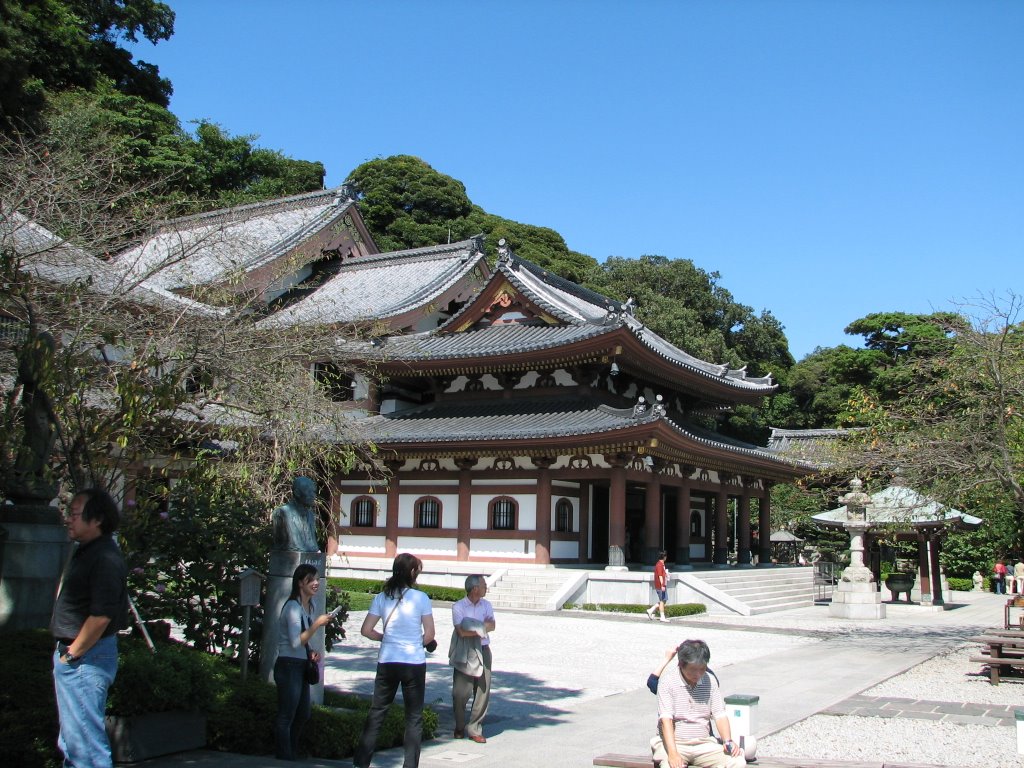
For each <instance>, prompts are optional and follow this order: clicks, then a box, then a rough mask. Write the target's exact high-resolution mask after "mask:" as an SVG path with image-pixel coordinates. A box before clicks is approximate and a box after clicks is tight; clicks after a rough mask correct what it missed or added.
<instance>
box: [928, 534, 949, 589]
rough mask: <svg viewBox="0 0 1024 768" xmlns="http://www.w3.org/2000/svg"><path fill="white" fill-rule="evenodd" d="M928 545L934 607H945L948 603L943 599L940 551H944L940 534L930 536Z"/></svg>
mask: <svg viewBox="0 0 1024 768" xmlns="http://www.w3.org/2000/svg"><path fill="white" fill-rule="evenodd" d="M928 545H929V546H928V552H929V554H930V555H931V558H930V559H931V566H932V568H931V571H932V605H945V604H946V601H945V599H943V597H942V568H941V566H940V565H939V550H941V549H942V537H941V536H939V535H938V534H933V535H932V536H929V537H928Z"/></svg>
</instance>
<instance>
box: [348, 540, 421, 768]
mask: <svg viewBox="0 0 1024 768" xmlns="http://www.w3.org/2000/svg"><path fill="white" fill-rule="evenodd" d="M422 570H423V563H422V562H420V559H419V558H418V557H416V556H415V555H410V554H408V553H402V554H400V555H398V556H397V557H396V558H395V561H394V563H393V564H392V566H391V578H389V579H388V580H387V581H386V582H384V589H383V591H382V592H381V593H380V594H378V595H377V596H376V597H375V598H373V603H372V604H371V605H370V610H369V613H367V614H366V619H365V620H364V621H363V626H362V629H361V630H360V632H361V634H362V635H363V637H366V638H369V639H370V640H378V641H380V652H379V653H378V655H377V677H376V679H375V680H374V684H373V703H372V704H371V705H370V714H369V715H368V716H367V718H366V725H365V727H364V728H363V736H362V738H361V739H360V741H359V746H358V747H357V748H356V753H355V757H354V759H353V763H354V764H355V768H369V765H370V760H371V759H372V758H373V753H374V750H375V749H376V748H377V732H378V731H379V730H380V726H381V723H382V722H384V716H385V715H386V714H387V711H388V707H389V706H391V702H393V701H394V700H395V694H396V693H397V692H398V686H399V685H401V686H402V699H403V701H404V702H405V762H404V768H417V766H418V765H419V763H420V741H421V740H422V737H423V700H424V696H425V694H426V687H427V658H426V654H425V653H424V650H423V647H424V646H425V645H430V644H431V643H433V642H434V616H433V613H432V611H431V608H430V598H428V597H427V595H426V593H424V592H421V591H420V590H418V589H414V588H413V586H414V585H415V584H416V577H417V576H419V574H420V571H422ZM382 619H383V624H382V625H381V628H380V630H377V628H376V627H377V624H378V622H380V621H381V620H382Z"/></svg>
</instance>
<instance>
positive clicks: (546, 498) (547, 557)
mask: <svg viewBox="0 0 1024 768" xmlns="http://www.w3.org/2000/svg"><path fill="white" fill-rule="evenodd" d="M554 463H555V460H554V459H553V458H550V457H547V456H544V457H537V458H535V459H534V460H533V465H534V466H535V467H537V496H536V499H537V544H536V550H535V553H534V556H535V557H536V561H537V562H538V563H543V564H544V565H547V564H548V563H550V562H551V465H552V464H554Z"/></svg>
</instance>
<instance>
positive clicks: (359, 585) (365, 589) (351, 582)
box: [327, 576, 466, 611]
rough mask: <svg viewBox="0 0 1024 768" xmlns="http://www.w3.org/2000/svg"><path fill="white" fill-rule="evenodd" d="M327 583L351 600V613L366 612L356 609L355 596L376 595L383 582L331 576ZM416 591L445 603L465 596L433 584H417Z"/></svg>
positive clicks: (463, 590) (457, 589)
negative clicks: (347, 594) (346, 593)
mask: <svg viewBox="0 0 1024 768" xmlns="http://www.w3.org/2000/svg"><path fill="white" fill-rule="evenodd" d="M327 583H328V584H329V585H330V586H332V587H334V588H335V589H339V590H341V591H343V592H348V593H349V596H350V599H351V604H350V606H349V608H350V610H353V611H358V610H366V609H365V608H363V609H360V608H357V607H356V596H357V595H359V594H365V595H376V594H377V593H378V592H380V591H381V590H382V589H384V582H383V581H379V580H377V579H349V578H341V577H335V576H332V577H331V578H329V579H328V580H327ZM416 589H418V590H420V591H421V592H425V593H426V594H427V597H429V598H430V599H431V600H438V601H440V602H445V603H454V602H457V601H459V600H461V599H462V598H464V597H465V596H466V590H465V589H464V588H463V587H437V586H434V585H433V584H417V585H416ZM367 607H369V603H367Z"/></svg>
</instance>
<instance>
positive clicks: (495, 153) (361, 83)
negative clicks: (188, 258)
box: [134, 0, 1024, 359]
mask: <svg viewBox="0 0 1024 768" xmlns="http://www.w3.org/2000/svg"><path fill="white" fill-rule="evenodd" d="M167 2H168V3H169V5H170V6H171V7H172V8H173V9H174V10H175V12H176V13H177V21H176V23H175V35H174V37H172V38H171V40H169V41H165V42H162V43H160V44H159V45H157V46H155V47H154V46H151V45H149V44H148V43H145V42H144V43H141V44H139V45H137V46H135V47H134V51H135V53H136V56H137V58H140V59H142V60H145V61H148V62H150V63H153V64H157V65H158V66H159V67H160V71H161V74H162V75H163V76H165V77H168V78H170V80H171V82H172V83H173V85H174V97H173V99H172V102H171V109H172V111H173V112H174V113H175V114H176V115H177V116H178V117H179V118H180V119H181V120H182V121H183V123H187V122H188V121H190V120H195V119H198V118H208V119H210V120H213V121H214V122H217V123H219V124H221V125H222V126H223V127H224V128H226V129H227V130H228V131H230V132H231V133H233V134H258V135H259V140H258V143H259V144H260V145H261V146H264V147H267V148H269V149H277V150H280V151H282V152H284V153H285V154H286V155H288V156H290V157H294V158H300V159H305V160H320V161H322V162H323V163H324V164H325V165H326V167H327V179H326V181H327V184H328V186H334V185H336V184H340V183H341V182H342V181H344V179H345V177H346V176H347V175H348V173H349V172H350V171H351V170H352V169H353V168H355V167H356V166H357V165H359V164H360V163H362V162H365V161H366V160H370V159H373V158H376V157H387V156H389V155H393V154H411V155H417V156H419V157H421V158H423V159H424V160H425V161H427V162H428V163H429V164H430V165H431V166H433V167H434V168H435V169H437V170H438V171H440V172H442V173H446V174H448V175H450V176H453V177H455V178H456V179H459V180H460V181H462V182H463V183H464V184H465V185H466V189H467V192H468V193H469V196H470V199H472V200H473V202H474V203H476V204H477V205H480V206H481V207H483V208H484V209H485V210H487V211H488V212H490V213H494V214H497V215H499V216H504V217H506V218H510V219H515V220H517V221H522V222H525V223H529V224H535V225H540V226H547V227H551V228H553V229H555V230H557V231H558V232H560V233H561V234H562V236H563V237H565V240H566V242H567V243H568V245H569V247H570V248H572V249H574V250H577V251H581V252H583V253H586V254H589V255H590V256H593V257H594V258H596V259H598V260H599V261H603V260H604V259H605V258H606V257H608V256H610V255H614V256H624V257H638V256H640V255H643V254H659V255H664V256H667V257H669V258H674V259H675V258H680V259H681V258H686V259H692V260H693V262H694V263H695V264H696V265H697V266H699V267H700V268H702V269H704V270H707V271H709V272H718V273H720V275H721V277H720V281H719V282H720V284H721V285H722V286H723V287H724V288H726V289H728V290H729V291H730V292H731V293H732V294H733V296H734V298H735V299H736V300H737V301H739V302H741V303H743V304H747V305H749V306H751V307H753V308H754V309H755V310H758V311H759V310H761V309H768V310H770V311H771V312H772V313H773V314H774V315H775V316H776V317H778V318H779V320H780V321H781V322H782V323H783V324H784V326H785V329H786V335H787V337H788V338H789V341H790V348H791V350H792V352H793V354H794V356H796V357H797V359H799V358H801V357H803V356H804V355H806V354H807V353H808V352H810V351H811V350H813V349H814V348H815V347H816V346H826V347H828V346H835V345H837V344H842V343H848V344H851V345H854V346H859V345H860V339H859V338H855V337H851V336H846V335H844V334H843V328H844V327H845V326H846V325H847V324H848V323H849V322H851V321H853V320H855V319H857V318H860V317H863V316H864V315H866V314H868V313H870V312H878V311H890V310H900V311H907V312H931V311H934V310H938V309H948V308H949V307H950V306H951V305H952V303H953V302H955V301H957V300H960V299H965V298H970V297H975V296H978V295H979V294H986V295H987V294H990V293H996V294H1001V295H1005V294H1006V292H1007V291H1015V292H1024V285H1022V282H1024V281H1022V279H1021V278H1022V275H1024V267H1022V264H1024V183H1022V182H1024V45H1022V44H1021V40H1022V39H1024V38H1022V35H1024V3H1021V2H1011V1H1007V2H995V1H993V0H958V1H952V0H921V1H920V2H911V1H909V0H903V1H901V0H885V1H882V0H879V1H873V0H859V1H858V2H852V1H851V2H838V1H830V0H788V1H787V0H779V1H778V2H768V1H767V0H765V1H763V2H737V1H731V0H693V1H691V2H684V1H682V0H679V1H678V2H668V1H665V2H629V0H618V1H617V2H606V1H605V0H587V1H586V2H584V1H583V0H576V1H572V0H563V1H561V2H559V1H558V0H547V1H546V2H540V1H536V2H535V1H533V0H517V2H496V1H494V2H488V1H486V0H476V1H475V2H455V1H454V0H453V1H450V2H449V1H446V0H436V1H435V2H424V1H420V2H398V1H393V2H383V1H380V2H361V3H356V2H340V1H338V2H328V0H321V1H319V2H313V1H312V0H290V2H283V1H282V0H275V1H274V2H271V1H270V0H246V1H244V2H243V1H242V0H216V1H214V0H167Z"/></svg>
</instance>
